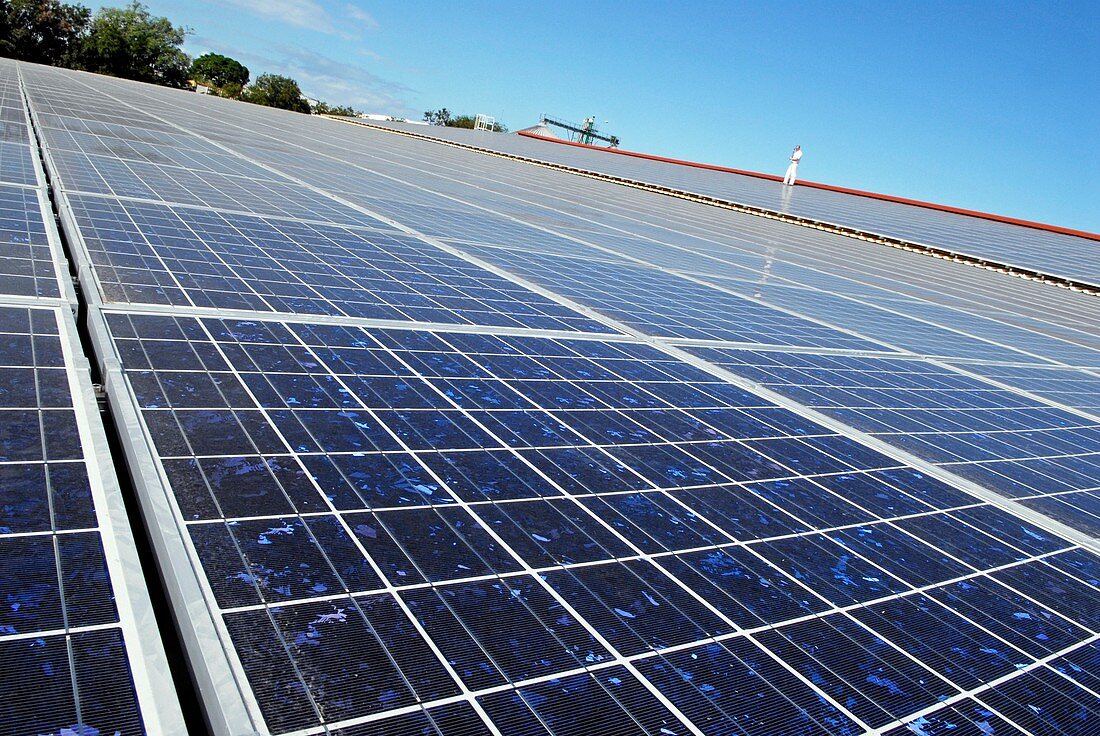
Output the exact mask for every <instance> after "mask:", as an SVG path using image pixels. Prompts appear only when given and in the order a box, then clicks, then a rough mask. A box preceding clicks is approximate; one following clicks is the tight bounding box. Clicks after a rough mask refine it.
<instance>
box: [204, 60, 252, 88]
mask: <svg viewBox="0 0 1100 736" xmlns="http://www.w3.org/2000/svg"><path fill="white" fill-rule="evenodd" d="M191 77H192V78H193V79H202V80H204V81H207V82H210V83H211V84H212V85H214V86H215V87H217V88H219V89H220V88H222V87H224V86H226V85H227V84H236V85H238V86H240V87H244V86H245V85H246V84H248V67H246V66H245V65H244V64H242V63H241V62H239V61H237V60H236V59H231V58H229V57H228V56H222V55H221V54H203V55H202V56H200V57H199V58H197V59H195V61H194V62H192V64H191Z"/></svg>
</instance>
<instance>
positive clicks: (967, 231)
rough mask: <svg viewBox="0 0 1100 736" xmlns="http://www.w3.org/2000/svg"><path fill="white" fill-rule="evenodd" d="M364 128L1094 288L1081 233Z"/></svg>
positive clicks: (458, 134) (526, 142) (525, 146)
mask: <svg viewBox="0 0 1100 736" xmlns="http://www.w3.org/2000/svg"><path fill="white" fill-rule="evenodd" d="M369 125H371V126H374V127H378V128H390V129H394V130H399V131H402V132H406V133H412V134H414V135H417V136H426V137H432V138H439V139H441V140H446V141H453V142H456V143H461V144H463V145H466V146H474V147H476V148H481V149H485V150H490V151H497V152H501V153H506V154H511V155H515V156H521V157H524V158H527V159H532V160H536V161H544V162H548V163H554V164H561V165H564V166H569V167H572V168H576V169H580V170H583V171H592V172H596V173H600V174H605V175H609V176H614V177H617V178H621V179H627V180H632V181H636V182H643V183H647V184H655V185H658V186H662V187H668V188H671V189H675V190H679V191H682V192H690V193H693V194H699V195H703V196H706V197H714V198H717V199H721V200H726V201H732V202H736V203H738V204H744V205H750V206H754V207H761V208H765V209H767V210H770V211H773V212H780V213H784V214H790V215H794V216H797V217H804V218H812V219H815V220H818V221H821V222H825V223H833V224H837V225H842V226H847V227H852V228H856V229H861V230H865V231H868V232H871V233H876V234H880V235H885V236H891V237H895V238H900V239H902V240H908V241H911V242H915V243H921V244H925V245H932V246H936V247H938V248H943V249H945V250H949V251H951V252H955V253H960V254H965V255H971V256H977V257H981V258H986V259H989V260H991V261H993V262H998V263H1004V264H1006V265H1013V266H1019V267H1025V268H1032V269H1035V270H1037V271H1039V272H1041V273H1049V274H1053V275H1057V276H1064V277H1068V278H1075V279H1080V280H1082V281H1085V282H1086V283H1090V284H1093V285H1100V272H1097V271H1096V270H1095V269H1094V268H1092V264H1093V263H1094V261H1095V254H1096V250H1097V247H1098V246H1097V243H1096V242H1095V240H1091V239H1088V238H1084V237H1079V236H1074V235H1067V234H1062V233H1057V232H1048V231H1044V230H1037V229H1032V228H1027V227H1022V226H1018V225H1011V224H1006V223H1003V222H995V221H991V220H986V219H981V218H977V217H971V216H967V215H964V214H956V213H952V212H943V211H937V210H935V209H930V208H926V207H920V206H915V205H908V204H904V203H898V202H888V201H882V200H876V199H869V198H865V197H860V196H853V195H849V194H843V193H839V192H833V191H828V190H824V189H813V188H808V187H795V188H794V189H793V190H788V189H786V188H784V187H783V186H781V185H780V184H779V183H778V182H775V181H769V180H767V179H763V178H757V177H753V176H747V175H743V174H737V173H731V172H724V171H715V170H710V169H707V168H706V167H694V166H690V165H683V164H677V163H674V162H663V161H656V160H651V159H646V158H640V157H635V156H624V155H617V154H616V153H613V152H606V151H599V150H592V149H581V148H577V147H573V146H566V145H561V144H560V143H554V142H549V141H544V140H538V139H532V138H528V137H521V136H516V135H486V134H484V133H480V132H477V131H470V130H463V129H459V128H443V127H438V126H420V125H416V126H414V125H408V124H402V123H395V122H381V121H380V122H375V121H371V122H370V123H369ZM781 160H782V159H777V161H781Z"/></svg>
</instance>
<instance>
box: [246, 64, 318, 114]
mask: <svg viewBox="0 0 1100 736" xmlns="http://www.w3.org/2000/svg"><path fill="white" fill-rule="evenodd" d="M241 99H243V100H245V101H246V102H253V103H255V104H257V105H267V106H268V107H278V108H281V109H283V110H293V111H294V112H304V113H307V114H308V113H309V112H310V108H309V103H308V102H306V101H305V99H304V98H303V97H302V90H301V89H300V88H299V87H298V83H297V82H295V81H294V80H293V79H291V78H290V77H284V76H280V75H278V74H261V75H260V76H259V77H258V78H257V79H256V81H255V82H253V83H252V84H251V85H250V86H249V87H247V88H246V89H245V90H244V93H243V94H242V95H241Z"/></svg>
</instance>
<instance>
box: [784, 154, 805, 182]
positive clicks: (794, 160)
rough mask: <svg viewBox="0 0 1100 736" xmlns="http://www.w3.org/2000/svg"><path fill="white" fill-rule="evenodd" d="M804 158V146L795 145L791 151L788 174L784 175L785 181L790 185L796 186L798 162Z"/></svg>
mask: <svg viewBox="0 0 1100 736" xmlns="http://www.w3.org/2000/svg"><path fill="white" fill-rule="evenodd" d="M801 160H802V146H795V147H794V150H793V151H791V165H790V166H788V167H787V174H786V176H784V177H783V183H784V184H786V185H787V186H789V187H793V186H794V180H795V178H796V175H797V174H798V162H799V161H801Z"/></svg>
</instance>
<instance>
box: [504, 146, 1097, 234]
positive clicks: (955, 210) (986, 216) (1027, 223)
mask: <svg viewBox="0 0 1100 736" xmlns="http://www.w3.org/2000/svg"><path fill="white" fill-rule="evenodd" d="M517 135H522V136H524V137H525V138H535V139H537V140H540V141H546V142H548V143H559V144H561V145H564V146H574V147H576V148H587V149H589V150H593V151H603V152H604V153H616V154H618V155H620V156H630V157H632V158H642V159H646V160H648V161H660V162H662V163H666V164H676V165H678V166H690V167H691V168H694V169H707V170H709V171H722V172H725V173H727V174H741V175H742V176H751V177H754V178H757V179H767V180H768V181H777V182H779V181H783V177H781V176H776V175H775V174H764V173H761V172H759V171H746V170H744V169H732V168H729V167H728V166H716V165H714V164H701V163H698V162H695V161H681V160H680V159H676V158H667V157H665V156H655V155H653V154H651V153H640V152H638V151H626V150H623V149H621V148H606V147H604V146H593V145H589V144H587V143H575V142H573V141H563V140H561V139H559V138H546V137H544V136H541V135H535V134H534V133H526V132H524V131H517ZM797 185H798V186H800V187H810V188H811V189H824V190H825V191H827V192H839V193H840V194H853V195H855V196H857V197H867V198H868V199H878V200H882V201H884V202H895V203H897V204H907V205H911V206H913V207H923V208H924V209H929V210H937V211H939V212H950V213H952V214H956V215H966V216H967V217H977V218H979V219H982V220H992V221H993V222H1003V223H1006V224H1009V225H1019V226H1021V227H1030V228H1033V229H1035V230H1045V231H1047V232H1051V233H1058V234H1059V235H1073V236H1075V237H1078V238H1086V239H1088V240H1096V241H1100V233H1090V232H1086V231H1084V230H1071V229H1069V228H1065V227H1058V226H1057V225H1048V224H1046V223H1043V222H1032V221H1031V220H1020V219H1017V218H1015V217H1005V216H1004V215H994V214H992V213H989V212H979V211H977V210H964V209H962V208H960V207H951V206H950V205H946V204H936V203H935V202H923V201H921V200H919V199H907V198H905V197H895V196H893V195H890V194H880V193H878V192H867V191H864V190H862V189H849V188H848V187H838V186H834V185H832V184H822V183H820V182H816V181H798V182H797Z"/></svg>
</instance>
